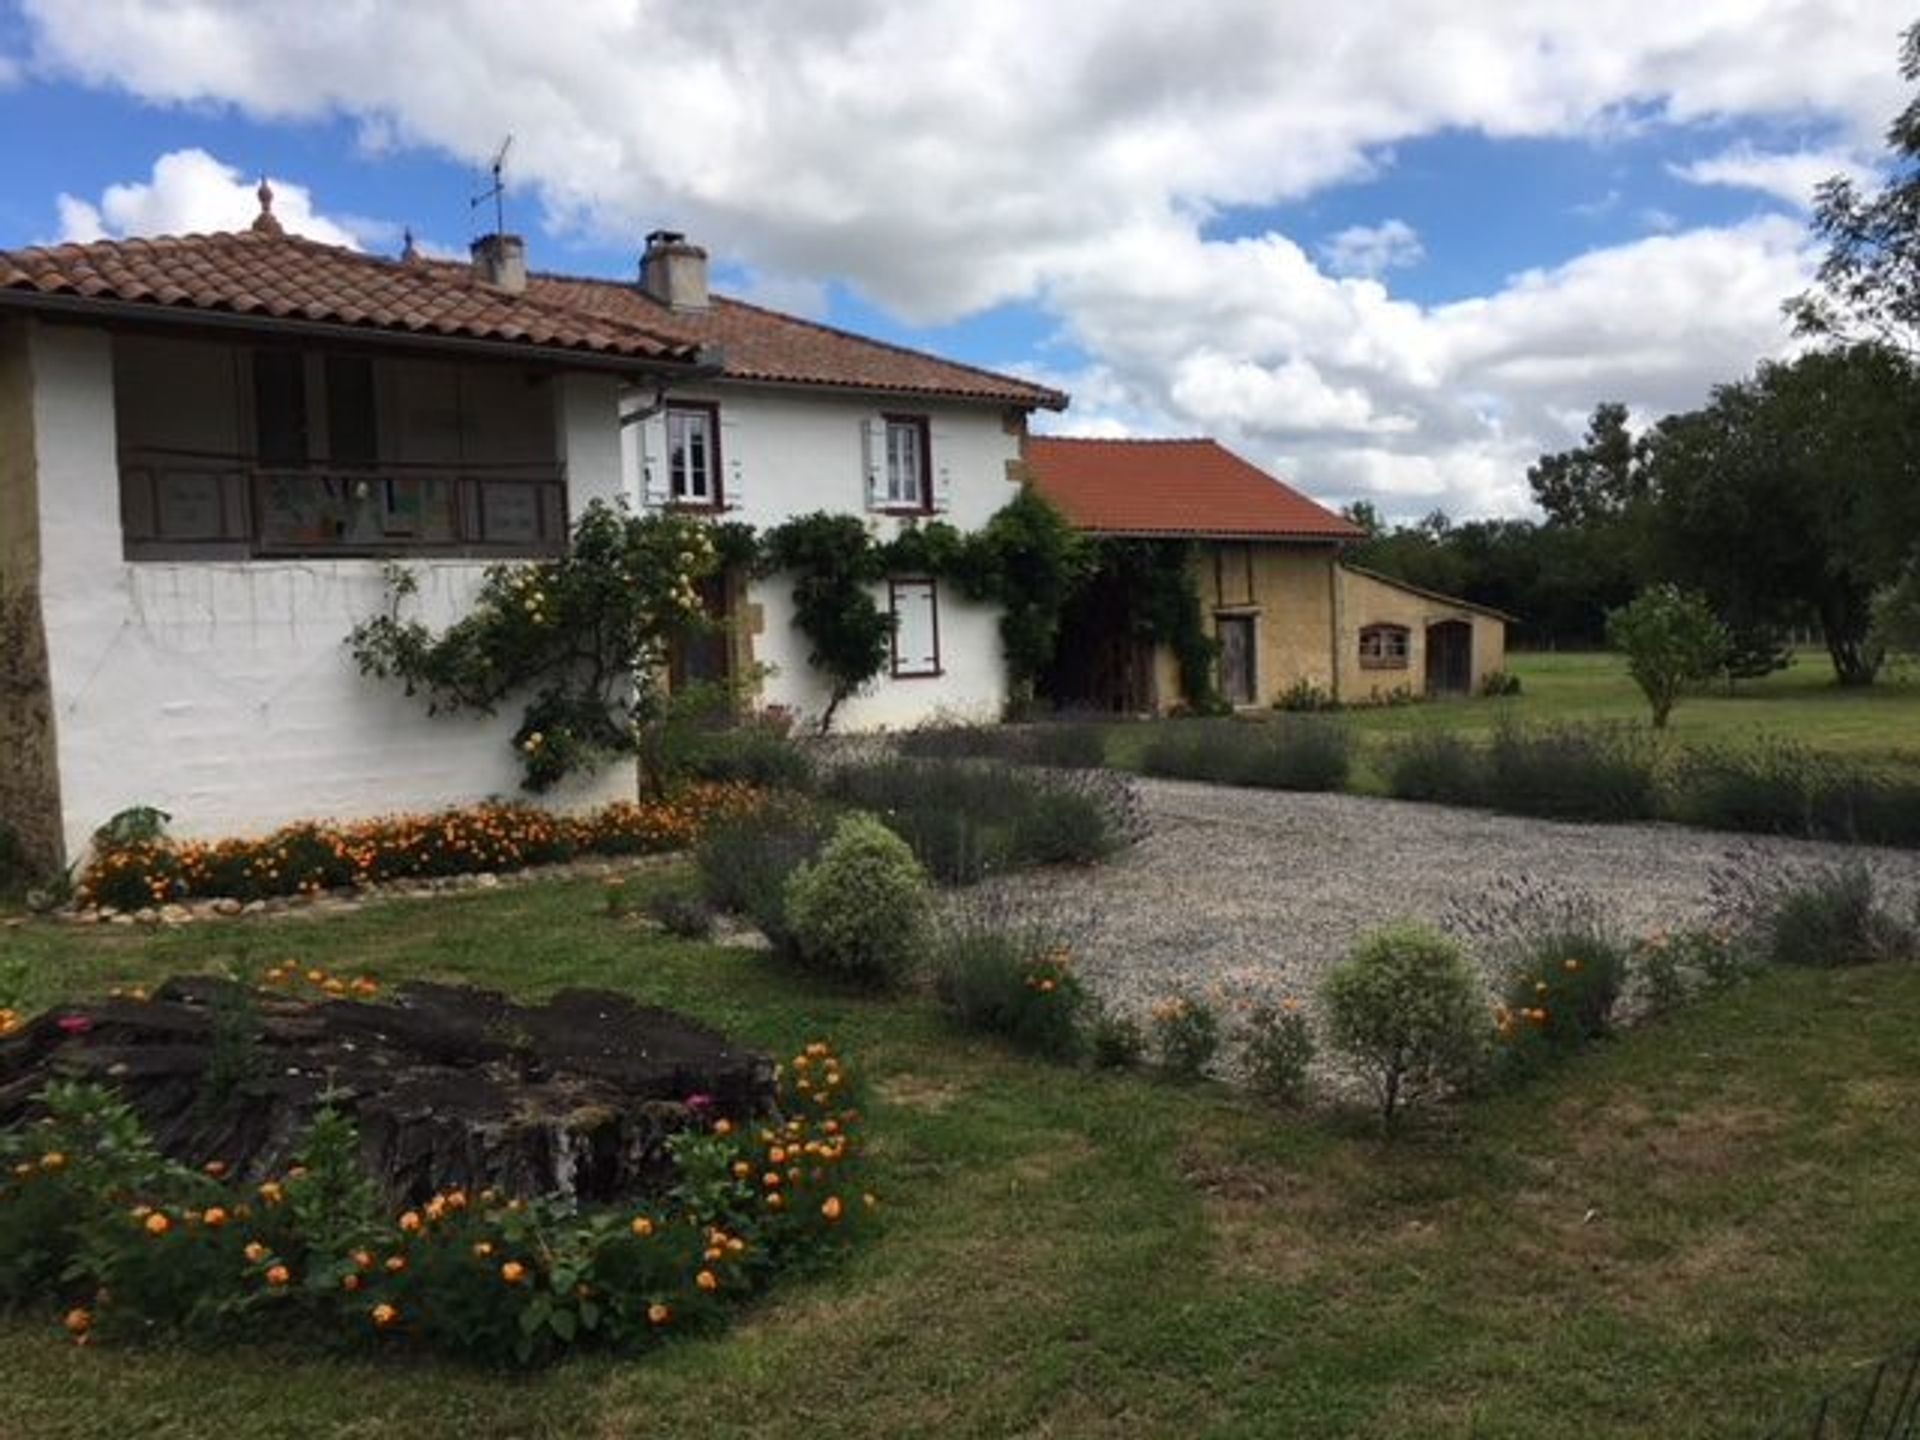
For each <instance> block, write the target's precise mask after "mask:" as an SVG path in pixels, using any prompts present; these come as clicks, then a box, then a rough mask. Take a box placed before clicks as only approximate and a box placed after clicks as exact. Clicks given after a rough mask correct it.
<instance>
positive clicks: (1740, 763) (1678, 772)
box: [1671, 740, 1820, 835]
mask: <svg viewBox="0 0 1920 1440" xmlns="http://www.w3.org/2000/svg"><path fill="white" fill-rule="evenodd" d="M1819 769H1820V764H1819V761H1818V759H1817V758H1816V757H1815V756H1814V754H1813V752H1812V751H1810V750H1808V749H1807V748H1806V747H1805V746H1802V745H1795V744H1792V743H1790V742H1785V741H1778V740H1768V741H1763V742H1761V743H1759V744H1756V745H1743V746H1738V747H1720V746H1716V747H1712V748H1700V749H1695V750H1690V751H1688V752H1687V754H1686V755H1685V756H1683V757H1682V758H1681V760H1680V762H1679V764H1678V765H1677V766H1675V768H1674V773H1673V782H1672V788H1673V795H1672V800H1671V807H1672V810H1673V814H1674V818H1676V819H1678V820H1682V821H1684V822H1686V823H1687V824H1689V825H1703V826H1706V827H1707V828H1709V829H1714V830H1748V831H1756V832H1759V833H1762V834H1768V835H1806V834H1809V833H1810V832H1811V831H1812V828H1813V796H1814V791H1815V789H1816V788H1817V786H1818V783H1819V782H1818V772H1819Z"/></svg>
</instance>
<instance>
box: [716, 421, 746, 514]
mask: <svg viewBox="0 0 1920 1440" xmlns="http://www.w3.org/2000/svg"><path fill="white" fill-rule="evenodd" d="M740 429H741V427H740V422H739V421H738V420H735V419H733V418H732V417H731V416H729V415H727V414H726V413H725V412H724V411H723V412H721V414H720V433H719V437H718V439H719V445H720V464H721V467H722V471H723V473H721V474H718V475H716V476H715V477H714V478H715V479H716V480H717V481H718V482H719V484H720V502H721V505H722V508H724V509H727V510H738V509H739V508H740V503H741V501H742V499H743V498H744V495H745V489H746V468H747V467H746V464H745V461H744V459H743V457H742V456H741V454H740Z"/></svg>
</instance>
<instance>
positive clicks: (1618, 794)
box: [1486, 724, 1660, 821]
mask: <svg viewBox="0 0 1920 1440" xmlns="http://www.w3.org/2000/svg"><path fill="white" fill-rule="evenodd" d="M1656 759H1657V757H1656V755H1655V753H1654V750H1653V747H1652V745H1651V743H1650V742H1649V741H1648V739H1647V736H1646V734H1645V732H1644V731H1640V730H1636V729H1634V728H1632V727H1630V726H1622V725H1542V726H1532V727H1529V726H1524V725H1517V724H1502V725H1500V726H1498V727H1496V728H1495V730H1494V732H1493V740H1492V743H1491V744H1490V745H1489V746H1488V747H1487V754H1486V774H1487V797H1488V800H1489V802H1490V803H1491V804H1492V805H1493V807H1494V808H1495V809H1497V810H1505V811H1508V812H1509V813H1511V814H1515V815H1538V816H1541V817H1542V818H1545V819H1549V820H1603V821H1619V820H1650V819H1652V818H1653V817H1654V815H1656V814H1657V813H1658V811H1659V808H1660V807H1659V798H1660V797H1659V782H1658V773H1657V765H1656Z"/></svg>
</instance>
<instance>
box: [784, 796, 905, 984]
mask: <svg viewBox="0 0 1920 1440" xmlns="http://www.w3.org/2000/svg"><path fill="white" fill-rule="evenodd" d="M785 902H786V904H785V909H786V924H787V929H788V933H789V935H790V936H791V939H792V951H793V955H794V957H795V958H796V959H798V960H799V961H800V962H801V963H803V964H805V965H808V966H811V967H813V968H816V969H819V970H823V971H826V972H828V973H831V974H834V975H838V976H841V977H843V978H845V979H849V980H854V981H858V982H860V983H862V984H867V985H872V986H874V987H876V988H886V987H889V986H893V985H897V984H899V983H900V982H901V981H903V980H905V979H906V978H907V977H908V976H909V975H911V974H912V972H913V970H914V967H915V966H916V965H917V964H918V963H919V961H920V959H921V957H922V955H923V954H924V953H925V948H926V940H927V927H928V921H929V918H930V912H931V902H932V895H931V886H930V885H929V884H928V882H927V872H926V871H925V870H923V869H922V868H921V866H920V862H919V861H918V860H916V859H914V856H913V851H912V850H910V849H909V848H908V847H907V843H906V841H904V840H902V839H901V838H900V837H899V836H898V835H896V834H894V833H893V831H892V830H890V829H888V828H887V827H886V826H885V825H883V824H881V823H880V821H879V820H877V819H875V818H874V817H873V816H871V815H863V814H858V813H856V814H852V815H848V816H845V817H844V818H842V819H841V821H840V823H839V825H838V826H836V827H835V829H834V832H833V835H832V837H831V838H830V839H829V840H828V841H827V843H826V844H825V845H823V846H822V847H821V848H820V853H819V856H818V857H817V858H816V859H814V860H810V861H807V862H806V863H804V864H802V865H801V866H800V867H799V868H798V869H797V870H795V871H794V872H793V874H792V875H791V876H789V877H788V879H787V885H786V896H785Z"/></svg>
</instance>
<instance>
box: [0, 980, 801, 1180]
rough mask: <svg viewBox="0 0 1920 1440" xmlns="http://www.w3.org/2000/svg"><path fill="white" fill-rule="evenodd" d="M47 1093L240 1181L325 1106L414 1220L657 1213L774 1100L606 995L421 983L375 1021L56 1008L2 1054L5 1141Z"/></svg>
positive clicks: (328, 1005)
mask: <svg viewBox="0 0 1920 1440" xmlns="http://www.w3.org/2000/svg"><path fill="white" fill-rule="evenodd" d="M56 1079H70V1080H88V1081H95V1082H98V1083H101V1084H104V1085H107V1086H110V1087H112V1088H113V1089H115V1090H117V1091H119V1093H120V1094H121V1095H122V1096H124V1097H125V1098H126V1100H127V1101H128V1103H129V1104H131V1105H132V1106H133V1108H134V1109H135V1111H136V1112H138V1114H139V1115H140V1117H141V1119H142V1120H143V1121H144V1122H145V1124H146V1126H147V1128H148V1130H149V1131H150V1133H151V1134H152V1135H153V1137H154V1140H155V1142H156V1143H157V1144H158V1145H159V1146H160V1148H161V1149H162V1150H163V1151H165V1152H166V1153H167V1154H168V1155H169V1156H171V1157H173V1158H174V1159H176V1160H180V1161H182V1162H184V1163H186V1164H190V1165H196V1166H197V1165H202V1164H205V1163H206V1162H208V1161H213V1160H218V1161H222V1162H224V1163H225V1164H226V1165H227V1166H228V1168H229V1172H230V1173H232V1174H235V1175H237V1176H241V1177H248V1178H257V1177H262V1176H266V1175H269V1174H278V1173H280V1172H282V1171H284V1169H285V1168H286V1166H287V1164H288V1163H289V1162H290V1161H291V1160H292V1159H293V1157H295V1156H296V1155H297V1154H298V1152H299V1148H300V1145H301V1141H302V1139H303V1137H304V1136H305V1134H306V1130H307V1127H308V1125H309V1123H310V1122H311V1120H312V1117H313V1114H314V1112H315V1111H316V1110H318V1109H320V1108H321V1106H322V1105H326V1104H330V1105H332V1106H334V1107H335V1108H337V1109H339V1110H341V1111H342V1112H344V1113H346V1114H348V1115H350V1116H352V1118H353V1120H354V1122H355V1124H357V1125H358V1126H359V1129H360V1137H361V1144H362V1148H363V1152H364V1158H365V1160H366V1164H367V1168H368V1171H369V1172H370V1173H371V1174H372V1175H373V1176H374V1177H375V1179H376V1180H377V1181H378V1182H379V1183H380V1184H381V1185H382V1186H383V1187H384V1188H385V1189H386V1191H387V1192H388V1195H389V1197H390V1198H392V1199H393V1200H396V1201H400V1202H407V1203H414V1202H418V1201H420V1200H423V1199H425V1198H426V1197H427V1196H428V1195H431V1194H433V1193H434V1192H436V1191H441V1190H447V1189H452V1188H454V1187H457V1186H459V1187H468V1188H473V1189H478V1188H483V1187H486V1186H492V1187H495V1188H497V1189H499V1190H501V1191H503V1192H505V1193H509V1194H516V1195H533V1194H542V1195H561V1196H568V1197H573V1198H576V1199H578V1200H581V1201H605V1200H615V1199H624V1198H629V1197H634V1196H643V1195H655V1194H658V1193H660V1191H662V1190H663V1189H664V1188H665V1187H666V1186H667V1185H668V1184H670V1183H671V1180H672V1175H673V1166H672V1162H671V1159H670V1157H669V1156H668V1153H667V1149H666V1144H667V1141H668V1139H669V1138H671V1137H672V1136H673V1135H674V1134H676V1133H677V1132H679V1131H681V1130H684V1129H686V1128H688V1127H689V1126H690V1125H693V1124H696V1123H705V1122H706V1121H709V1120H711V1119H712V1118H714V1117H717V1116H728V1117H731V1118H733V1119H736V1120H745V1119H749V1118H751V1117H754V1116H758V1115H762V1114H766V1113H770V1112H771V1111H772V1110H773V1107H774V1096H775V1089H774V1067H773V1062H772V1059H771V1058H770V1057H768V1056H766V1055H763V1054H759V1053H757V1052H754V1051H750V1050H744V1049H741V1048H738V1047H736V1046H735V1045H734V1044H733V1043H732V1042H731V1041H729V1040H728V1039H727V1037H726V1036H725V1035H722V1034H721V1033H720V1032H718V1031H716V1030H714V1029H712V1028H710V1027H708V1026H706V1025H703V1024H701V1023H699V1022H698V1021H695V1020H691V1019H689V1018H688V1017H686V1016H684V1015H680V1014H677V1013H675V1012H674V1011H671V1010H663V1009H660V1008H658V1007H655V1006H650V1005H639V1004H636V1003H634V1002H633V1001H632V1000H629V999H627V998H626V997H625V996H622V995H617V994H614V993H613V992H611V991H605V990H563V991H561V992H560V993H558V994H557V995H555V996H554V997H553V998H552V999H551V1000H548V1001H547V1002H546V1003H544V1004H541V1005H516V1004H513V1003H512V1002H510V1001H509V1000H507V998H506V997H505V996H503V995H500V994H498V993H496V992H494V991H490V990H476V989H470V988H466V987H463V986H449V985H432V984H411V985H406V986H403V987H401V988H400V989H399V990H398V991H396V992H395V993H394V994H393V996H392V998H391V999H390V1000H388V1001H386V1002H384V1003H373V1002H366V1001H357V1000H332V999H328V1000H319V1001H308V1000H304V999H298V998H293V997H289V996H286V995H282V994H278V993H274V992H270V991H261V990H250V989H244V988H242V987H240V986H237V985H235V984H233V983H231V982H229V981H225V980H216V979H210V978H206V977H178V978H175V979H172V980H169V981H168V982H167V983H166V984H164V985H163V986H161V987H160V988H159V989H158V990H157V991H155V992H154V994H153V996H152V998H151V999H145V1000H123V999H114V1000H105V1001H98V1002H88V1003H83V1004H76V1005H66V1006H61V1007H58V1008H56V1009H54V1010H50V1011H48V1012H47V1013H46V1014H44V1015H41V1016H39V1017H37V1018H36V1019H35V1020H33V1021H32V1022H30V1023H29V1024H27V1025H26V1026H24V1027H22V1028H21V1029H20V1030H18V1031H16V1032H14V1033H13V1034H12V1035H9V1036H7V1037H5V1038H4V1039H0V1126H10V1125H15V1124H18V1123H20V1122H21V1121H23V1120H27V1119H31V1118H32V1117H33V1116H34V1115H35V1114H37V1113H38V1110H39V1106H38V1103H37V1100H36V1097H37V1096H38V1095H39V1094H40V1092H41V1090H42V1089H43V1088H44V1087H45V1086H46V1084H47V1082H48V1081H50V1080H56Z"/></svg>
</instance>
